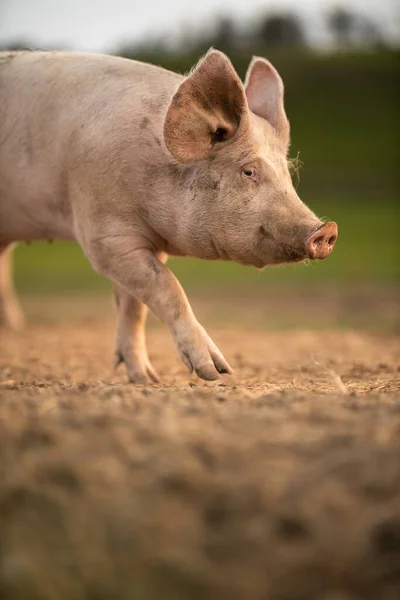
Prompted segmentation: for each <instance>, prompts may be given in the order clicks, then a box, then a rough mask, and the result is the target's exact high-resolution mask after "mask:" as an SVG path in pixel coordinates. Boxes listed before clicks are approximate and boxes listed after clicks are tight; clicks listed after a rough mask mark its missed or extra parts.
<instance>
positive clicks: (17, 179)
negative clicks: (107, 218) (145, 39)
mask: <svg viewBox="0 0 400 600" xmlns="http://www.w3.org/2000/svg"><path fill="white" fill-rule="evenodd" d="M182 80H183V77H181V76H179V75H177V74H175V73H171V72H168V71H166V70H164V69H161V68H159V67H156V66H152V65H146V64H143V63H140V62H136V61H130V60H125V59H120V58H116V57H112V56H101V55H82V54H74V53H41V52H37V53H36V52H35V53H33V52H32V53H29V52H27V53H19V54H15V55H7V54H4V55H3V57H1V55H0V94H1V104H0V110H1V118H0V241H3V242H8V241H15V240H33V239H47V238H48V239H77V240H79V237H80V236H79V227H77V226H76V225H77V219H78V216H77V215H76V218H74V217H75V211H74V201H75V200H77V199H78V198H79V200H80V194H79V192H78V193H75V188H76V186H77V178H76V175H77V171H79V174H81V168H82V166H83V167H84V165H85V163H87V164H88V168H90V167H91V166H93V164H94V163H95V165H96V178H97V177H100V178H101V177H102V176H104V175H105V179H106V181H104V182H103V183H104V184H105V185H106V187H107V189H109V190H110V191H111V192H115V195H114V193H113V194H112V196H111V197H110V195H107V196H106V197H104V196H102V195H100V196H97V203H98V205H97V206H96V210H98V211H99V214H101V212H102V209H101V206H100V205H99V204H101V201H102V200H103V199H105V200H106V202H107V204H109V203H110V202H113V201H115V202H116V203H118V204H122V203H123V204H124V209H123V211H124V213H125V214H126V213H128V212H129V217H130V218H131V219H132V222H133V221H135V220H136V219H137V220H138V221H140V220H141V217H140V216H139V214H140V215H141V216H142V217H143V215H145V216H148V214H149V211H150V206H151V194H150V193H149V192H151V187H152V186H149V184H148V178H149V176H150V177H151V176H152V177H153V178H154V174H155V173H156V170H157V169H161V168H165V167H166V166H168V164H170V163H171V158H170V157H168V156H167V154H166V152H165V148H163V149H162V148H161V145H164V142H163V123H164V117H165V113H166V111H167V108H168V106H169V103H170V101H171V98H172V97H173V95H174V93H175V91H176V89H177V88H178V86H179V84H180V83H181V81H182ZM150 152H151V159H150V160H149V156H148V155H149V153H150ZM86 179H87V178H86V177H85V180H86ZM96 183H97V182H94V184H96ZM141 206H142V209H141V208H140V207H141ZM78 210H79V209H78ZM173 212H174V211H173V207H171V212H169V213H168V215H167V216H168V222H167V223H166V224H165V225H166V227H170V226H171V223H174V224H176V222H177V219H176V215H175V214H173ZM163 249H166V248H163Z"/></svg>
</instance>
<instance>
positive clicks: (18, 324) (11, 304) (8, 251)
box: [0, 243, 25, 330]
mask: <svg viewBox="0 0 400 600" xmlns="http://www.w3.org/2000/svg"><path fill="white" fill-rule="evenodd" d="M12 248H13V245H12V244H1V243H0V326H2V325H3V326H6V327H10V328H11V329H15V330H18V329H22V327H23V326H24V324H25V318H24V313H23V312H22V309H21V305H20V303H19V301H18V298H17V296H16V293H15V291H14V285H13V277H12Z"/></svg>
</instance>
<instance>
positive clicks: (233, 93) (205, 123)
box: [164, 50, 248, 163]
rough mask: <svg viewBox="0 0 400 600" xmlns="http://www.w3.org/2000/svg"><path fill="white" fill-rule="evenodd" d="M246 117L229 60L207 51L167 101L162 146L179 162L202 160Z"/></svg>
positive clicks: (243, 98)
mask: <svg viewBox="0 0 400 600" xmlns="http://www.w3.org/2000/svg"><path fill="white" fill-rule="evenodd" d="M247 113H248V108H247V101H246V94H245V91H244V87H243V84H242V82H241V81H240V78H239V76H238V75H237V73H236V71H235V69H234V68H233V66H232V64H231V62H230V60H229V59H228V57H227V56H225V54H223V53H222V52H219V51H218V50H210V51H209V52H208V53H207V54H206V56H205V57H204V58H203V59H202V60H201V61H200V62H199V63H198V65H197V66H196V67H195V69H194V70H193V71H192V72H191V74H190V75H189V76H188V77H187V78H186V79H185V80H184V81H183V83H181V85H180V86H179V88H178V90H177V91H176V93H175V95H174V97H173V98H172V100H171V104H170V106H169V108H168V111H167V115H166V117H165V122H164V141H165V145H166V146H167V148H168V150H169V151H170V152H171V154H172V155H173V156H174V157H175V158H176V159H177V160H178V161H179V162H182V163H188V162H193V161H196V160H202V159H204V158H206V157H208V156H210V155H212V153H213V152H215V151H217V150H218V149H219V148H221V147H223V145H224V143H225V142H227V141H228V140H230V139H231V138H233V137H234V135H235V134H236V132H237V130H238V128H239V124H240V122H241V121H242V119H243V118H244V117H245V115H247Z"/></svg>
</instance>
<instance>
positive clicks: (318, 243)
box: [313, 235, 324, 246]
mask: <svg viewBox="0 0 400 600" xmlns="http://www.w3.org/2000/svg"><path fill="white" fill-rule="evenodd" d="M313 243H314V244H315V246H321V245H322V244H323V243H324V236H323V235H320V236H318V237H316V238H315V240H314V242H313Z"/></svg>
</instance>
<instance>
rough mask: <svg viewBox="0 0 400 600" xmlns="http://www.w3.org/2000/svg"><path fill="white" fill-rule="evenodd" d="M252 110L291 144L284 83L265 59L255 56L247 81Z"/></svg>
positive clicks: (247, 92) (247, 91)
mask: <svg viewBox="0 0 400 600" xmlns="http://www.w3.org/2000/svg"><path fill="white" fill-rule="evenodd" d="M245 89H246V96H247V102H248V104H249V108H250V110H251V111H252V112H253V113H255V114H256V115H258V116H259V117H262V118H263V119H265V120H266V121H268V122H269V123H270V124H271V125H272V127H273V128H274V129H275V130H276V132H277V134H278V135H280V136H281V137H282V139H283V141H284V142H285V143H286V144H288V143H289V122H288V120H287V117H286V113H285V109H284V106H283V82H282V79H281V77H280V75H279V73H278V71H277V70H276V69H275V67H273V66H272V65H271V63H270V62H269V61H268V60H266V59H265V58H259V57H258V56H254V57H253V60H252V61H251V63H250V66H249V68H248V70H247V74H246V79H245Z"/></svg>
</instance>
